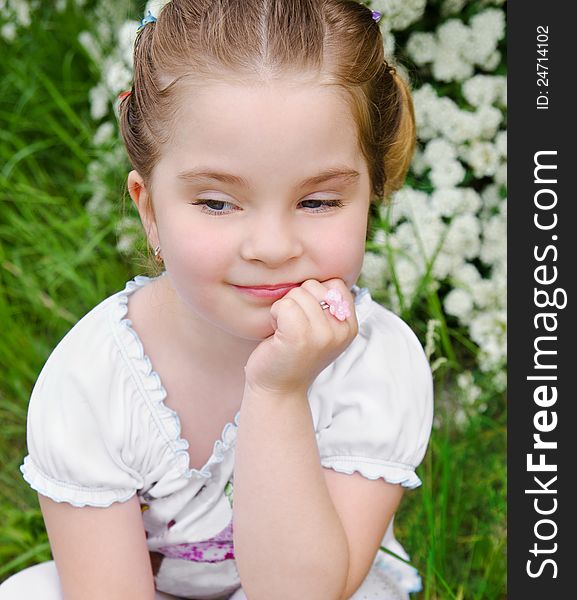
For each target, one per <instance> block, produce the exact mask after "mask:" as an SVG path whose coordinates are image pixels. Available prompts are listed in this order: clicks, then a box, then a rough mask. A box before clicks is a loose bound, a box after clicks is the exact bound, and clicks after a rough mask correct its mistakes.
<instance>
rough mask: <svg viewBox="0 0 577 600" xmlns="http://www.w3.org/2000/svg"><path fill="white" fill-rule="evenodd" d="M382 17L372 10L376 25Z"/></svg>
mask: <svg viewBox="0 0 577 600" xmlns="http://www.w3.org/2000/svg"><path fill="white" fill-rule="evenodd" d="M382 16H383V15H381V13H380V12H379V11H378V10H373V19H374V20H375V21H376V22H377V23H378V22H379V21H380V19H381V17H382Z"/></svg>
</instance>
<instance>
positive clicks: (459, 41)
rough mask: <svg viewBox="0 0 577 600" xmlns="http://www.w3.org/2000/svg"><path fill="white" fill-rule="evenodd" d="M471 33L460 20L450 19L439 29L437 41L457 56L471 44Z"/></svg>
mask: <svg viewBox="0 0 577 600" xmlns="http://www.w3.org/2000/svg"><path fill="white" fill-rule="evenodd" d="M470 36H471V31H470V30H469V28H468V27H467V26H466V25H465V24H464V23H463V21H461V20H460V19H449V20H448V21H445V22H444V23H443V24H442V25H440V26H439V27H437V39H438V40H439V43H440V44H442V45H443V46H444V47H445V48H447V49H448V50H451V51H452V52H454V53H456V54H460V53H461V49H462V48H463V47H465V46H467V45H468V44H469V38H470Z"/></svg>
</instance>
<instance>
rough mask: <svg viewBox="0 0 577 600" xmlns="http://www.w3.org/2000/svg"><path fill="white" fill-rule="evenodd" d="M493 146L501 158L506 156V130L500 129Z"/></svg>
mask: <svg viewBox="0 0 577 600" xmlns="http://www.w3.org/2000/svg"><path fill="white" fill-rule="evenodd" d="M495 148H496V150H497V153H498V154H499V156H500V157H502V158H507V132H506V131H500V132H499V133H498V134H497V137H496V138H495Z"/></svg>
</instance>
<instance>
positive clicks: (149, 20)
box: [136, 11, 157, 33]
mask: <svg viewBox="0 0 577 600" xmlns="http://www.w3.org/2000/svg"><path fill="white" fill-rule="evenodd" d="M156 21H157V18H156V17H155V16H154V15H153V14H152V13H151V12H150V11H148V14H147V15H146V17H144V19H142V21H141V22H140V26H139V27H138V29H137V30H136V33H140V32H141V31H142V30H143V29H144V28H145V27H146V26H147V25H148V23H156Z"/></svg>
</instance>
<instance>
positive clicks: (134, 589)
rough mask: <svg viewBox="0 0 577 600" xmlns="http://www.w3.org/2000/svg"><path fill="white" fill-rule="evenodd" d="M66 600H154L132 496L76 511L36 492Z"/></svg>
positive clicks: (140, 529) (143, 540) (148, 556)
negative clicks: (98, 506) (103, 505)
mask: <svg viewBox="0 0 577 600" xmlns="http://www.w3.org/2000/svg"><path fill="white" fill-rule="evenodd" d="M38 499H39V502H40V508H41V510H42V515H43V517H44V522H45V524H46V529H47V532H48V537H49V539H50V546H51V548H52V554H53V556H54V561H55V563H56V568H57V570H58V574H59V577H60V583H61V586H62V591H63V594H64V599H65V600H77V599H78V600H80V599H81V600H102V599H103V598H106V600H153V599H154V594H155V591H154V579H153V576H152V567H151V564H150V555H149V554H148V547H147V545H146V537H145V533H144V527H143V525H142V516H141V510H140V504H139V502H138V498H137V496H136V495H135V496H133V497H132V498H130V500H128V501H127V502H123V503H120V502H115V503H113V504H112V505H110V506H109V507H107V508H96V507H92V506H85V507H82V508H76V507H74V506H72V505H70V504H68V503H66V502H54V501H53V500H51V499H50V498H48V497H46V496H43V495H41V494H38Z"/></svg>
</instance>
